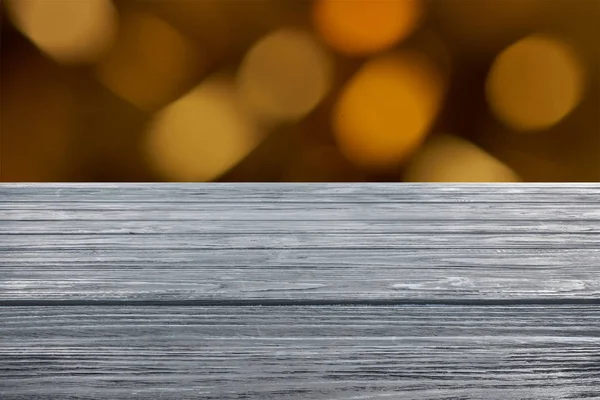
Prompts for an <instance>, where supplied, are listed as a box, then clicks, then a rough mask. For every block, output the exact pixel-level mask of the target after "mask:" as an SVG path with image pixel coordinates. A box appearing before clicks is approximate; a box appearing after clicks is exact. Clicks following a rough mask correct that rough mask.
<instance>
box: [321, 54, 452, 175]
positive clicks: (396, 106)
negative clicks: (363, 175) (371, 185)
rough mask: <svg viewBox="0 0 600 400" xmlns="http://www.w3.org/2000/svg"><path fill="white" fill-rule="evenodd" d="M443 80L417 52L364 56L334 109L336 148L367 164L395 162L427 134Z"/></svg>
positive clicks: (386, 165) (377, 166) (378, 165)
mask: <svg viewBox="0 0 600 400" xmlns="http://www.w3.org/2000/svg"><path fill="white" fill-rule="evenodd" d="M444 86H445V85H444V82H443V78H442V76H441V75H440V74H439V72H438V70H437V68H436V66H435V65H434V64H433V63H432V62H431V61H430V60H429V59H428V58H427V57H425V56H423V55H421V54H419V53H412V52H405V53H401V54H390V55H385V56H381V57H378V58H375V59H373V60H371V61H369V62H368V63H366V64H365V65H364V66H363V67H362V69H361V70H359V71H358V73H357V74H356V75H355V76H354V77H353V78H352V79H351V80H350V81H349V82H348V83H347V84H346V86H345V87H344V89H343V90H342V91H341V93H340V97H339V98H338V101H337V103H336V105H335V108H334V111H333V121H332V123H333V130H334V134H335V137H336V141H337V144H338V147H339V149H340V151H341V152H342V153H343V154H344V155H345V156H346V157H347V158H348V159H349V160H351V161H352V162H354V163H355V164H357V165H360V166H363V167H366V168H372V169H386V168H389V167H394V166H395V165H397V164H398V163H399V162H401V161H402V160H404V159H405V158H406V157H407V156H408V155H410V154H411V153H412V152H413V151H414V150H415V149H416V147H418V145H419V144H420V143H421V141H422V140H423V138H424V137H425V135H426V134H427V132H428V130H429V128H430V126H431V124H432V123H433V121H434V120H435V118H436V115H437V113H438V110H439V108H440V105H441V101H442V97H443V94H444Z"/></svg>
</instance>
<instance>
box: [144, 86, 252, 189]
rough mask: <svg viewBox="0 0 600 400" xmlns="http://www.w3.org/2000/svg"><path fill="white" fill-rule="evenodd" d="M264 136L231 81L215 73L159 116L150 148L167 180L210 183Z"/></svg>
mask: <svg viewBox="0 0 600 400" xmlns="http://www.w3.org/2000/svg"><path fill="white" fill-rule="evenodd" d="M261 139H262V137H261V134H260V131H259V130H258V128H257V127H256V125H255V124H254V121H253V120H252V119H251V118H250V117H249V116H248V114H247V113H246V112H245V110H244V109H243V108H242V107H241V106H240V105H239V99H238V97H237V94H236V89H235V85H234V83H233V82H232V80H231V79H229V78H226V77H224V76H213V77H211V78H209V79H208V80H206V81H205V82H203V83H202V84H201V85H199V86H198V87H196V88H195V89H193V90H192V91H190V92H189V93H187V94H186V95H184V96H183V97H181V98H180V99H178V100H176V101H175V102H173V103H172V104H170V105H169V106H167V107H166V108H165V109H164V110H161V111H160V112H159V113H158V114H157V115H156V117H155V118H154V120H153V121H152V122H151V126H150V130H149V132H148V137H147V146H146V150H147V155H148V157H149V159H150V162H151V163H152V164H153V165H154V167H155V168H156V169H157V170H158V171H159V172H160V173H161V175H162V176H163V177H164V178H165V179H167V180H174V181H208V180H211V179H214V178H216V177H218V176H219V175H220V174H222V173H224V172H225V171H227V169H229V168H231V167H232V166H233V165H235V164H236V163H237V162H239V161H240V160H241V159H243V158H244V157H245V156H246V155H247V154H248V153H249V152H250V151H251V150H252V149H253V148H254V147H255V146H256V145H257V144H258V143H259V141H260V140H261Z"/></svg>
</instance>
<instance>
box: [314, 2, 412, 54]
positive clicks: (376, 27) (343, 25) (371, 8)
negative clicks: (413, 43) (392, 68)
mask: <svg viewBox="0 0 600 400" xmlns="http://www.w3.org/2000/svg"><path fill="white" fill-rule="evenodd" d="M422 14H423V8H422V4H421V2H420V1H419V0H375V1H373V0H317V1H316V2H315V3H314V7H313V21H314V24H315V27H316V29H317V31H318V32H319V34H320V36H321V37H322V38H323V40H324V41H325V42H327V43H328V44H329V45H330V46H331V47H333V48H335V49H336V50H338V51H339V52H341V53H344V54H347V55H366V54H371V53H375V52H378V51H381V50H385V49H387V48H390V47H391V46H393V45H394V44H396V43H397V42H399V41H401V40H402V39H404V38H406V37H407V36H408V35H410V34H411V33H412V32H413V31H414V30H415V28H416V27H417V24H418V22H419V21H420V19H421V15H422Z"/></svg>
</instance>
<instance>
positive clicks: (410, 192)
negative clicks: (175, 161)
mask: <svg viewBox="0 0 600 400" xmlns="http://www.w3.org/2000/svg"><path fill="white" fill-rule="evenodd" d="M599 188H600V184H597V183H569V184H562V183H560V184H557V183H537V184H451V185H449V184H445V185H444V184H442V185H435V184H421V183H416V184H413V183H403V184H398V183H357V184H347V183H322V184H319V183H311V184H303V183H202V184H180V183H161V184H156V183H127V184H119V183H84V184H82V183H43V184H34V185H32V184H2V185H1V186H0V202H3V203H16V202H19V203H29V202H32V203H52V202H58V203H61V202H65V201H68V202H86V203H90V202H91V203H95V202H100V203H103V202H107V203H128V202H132V203H139V202H141V201H143V202H145V203H163V202H168V203H192V204H198V203H215V204H218V203H223V202H233V203H238V202H241V201H243V202H247V203H248V202H258V203H262V202H265V201H267V202H276V203H294V202H307V203H343V202H351V203H426V202H431V203H454V202H468V203H480V202H483V203H560V204H569V203H593V204H598V203H600V191H599Z"/></svg>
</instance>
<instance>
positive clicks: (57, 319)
mask: <svg viewBox="0 0 600 400" xmlns="http://www.w3.org/2000/svg"><path fill="white" fill-rule="evenodd" d="M0 398H3V399H4V398H6V399H30V398H31V399H54V398H56V399H131V398H139V399H155V398H161V399H188V398H189V399H387V398H389V399H578V398H600V185H597V184H532V185H528V184H518V185H494V184H454V185H431V184H254V183H240V184H230V183H219V184H4V185H1V186H0Z"/></svg>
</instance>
